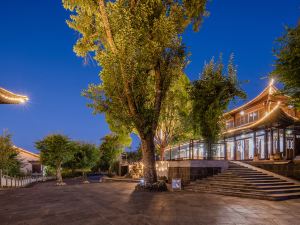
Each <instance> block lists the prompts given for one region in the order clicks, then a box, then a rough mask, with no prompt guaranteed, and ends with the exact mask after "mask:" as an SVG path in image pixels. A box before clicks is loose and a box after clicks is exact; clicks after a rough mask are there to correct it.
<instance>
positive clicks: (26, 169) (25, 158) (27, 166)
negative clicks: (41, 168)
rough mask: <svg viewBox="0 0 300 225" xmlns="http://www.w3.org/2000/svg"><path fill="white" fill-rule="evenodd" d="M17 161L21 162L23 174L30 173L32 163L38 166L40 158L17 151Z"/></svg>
mask: <svg viewBox="0 0 300 225" xmlns="http://www.w3.org/2000/svg"><path fill="white" fill-rule="evenodd" d="M19 160H20V162H21V164H22V165H21V171H22V172H23V173H25V174H31V173H32V162H36V164H38V165H40V163H39V161H40V158H39V157H37V156H35V155H33V154H29V153H26V152H24V151H19Z"/></svg>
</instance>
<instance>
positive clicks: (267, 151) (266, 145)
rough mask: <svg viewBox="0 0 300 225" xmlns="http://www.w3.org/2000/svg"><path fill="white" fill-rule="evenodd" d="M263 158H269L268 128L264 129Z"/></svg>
mask: <svg viewBox="0 0 300 225" xmlns="http://www.w3.org/2000/svg"><path fill="white" fill-rule="evenodd" d="M264 142H265V159H268V158H269V148H268V130H267V129H265V140H264Z"/></svg>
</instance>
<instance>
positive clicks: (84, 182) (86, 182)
mask: <svg viewBox="0 0 300 225" xmlns="http://www.w3.org/2000/svg"><path fill="white" fill-rule="evenodd" d="M82 183H83V184H89V183H90V182H89V181H88V180H85V181H83V182H82Z"/></svg>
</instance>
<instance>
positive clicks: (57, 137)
mask: <svg viewBox="0 0 300 225" xmlns="http://www.w3.org/2000/svg"><path fill="white" fill-rule="evenodd" d="M35 147H36V148H37V149H38V150H40V152H41V153H40V157H41V162H42V164H43V165H45V166H51V167H55V168H57V166H58V165H61V164H62V163H65V162H67V161H68V160H70V159H71V158H72V157H73V155H74V144H73V143H72V142H71V141H70V139H69V138H68V137H66V136H64V135H61V134H52V135H48V136H46V137H45V138H44V139H43V140H40V141H37V142H36V143H35Z"/></svg>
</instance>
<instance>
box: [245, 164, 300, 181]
mask: <svg viewBox="0 0 300 225" xmlns="http://www.w3.org/2000/svg"><path fill="white" fill-rule="evenodd" d="M249 164H250V165H253V166H256V167H259V168H262V169H264V170H268V171H270V172H273V173H277V174H279V175H282V176H286V177H290V178H293V179H296V180H300V162H298V163H295V162H290V163H284V164H282V163H281V164H277V163H273V162H269V163H267V162H263V163H262V162H249Z"/></svg>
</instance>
